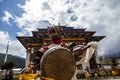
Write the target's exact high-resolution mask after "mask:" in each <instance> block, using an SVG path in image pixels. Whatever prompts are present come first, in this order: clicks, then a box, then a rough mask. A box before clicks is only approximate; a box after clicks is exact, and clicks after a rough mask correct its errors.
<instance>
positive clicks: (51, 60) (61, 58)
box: [40, 47, 75, 80]
mask: <svg viewBox="0 0 120 80" xmlns="http://www.w3.org/2000/svg"><path fill="white" fill-rule="evenodd" d="M40 68H41V74H42V76H44V77H50V78H53V79H55V80H71V78H72V77H73V75H74V73H75V59H74V56H73V55H72V53H71V52H70V51H69V50H68V49H66V48H62V47H54V48H51V49H49V50H48V51H46V52H45V54H44V55H43V57H42V59H41V65H40Z"/></svg>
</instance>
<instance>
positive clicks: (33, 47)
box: [17, 26, 105, 67]
mask: <svg viewBox="0 0 120 80" xmlns="http://www.w3.org/2000/svg"><path fill="white" fill-rule="evenodd" d="M59 27H60V29H61V30H62V31H63V32H64V34H65V35H66V37H65V36H64V35H63V37H62V38H63V41H64V42H65V43H71V42H75V43H77V44H82V43H83V42H86V43H88V42H91V41H97V42H99V41H100V40H102V39H103V38H104V37H105V36H94V34H95V33H96V32H95V31H87V30H86V29H78V28H76V29H75V28H74V27H66V26H59ZM47 30H48V28H38V31H32V34H33V35H32V36H17V39H18V40H19V41H20V42H21V44H22V45H23V46H24V48H25V49H26V50H28V49H29V50H30V52H29V57H28V56H26V57H28V58H29V59H30V61H31V60H33V59H34V55H35V52H36V51H37V50H39V49H40V48H41V47H42V46H43V45H44V43H46V44H47V45H50V44H51V40H50V38H49V35H48V31H47ZM92 59H94V58H92ZM92 59H91V61H92V63H90V64H91V65H94V64H95V63H96V62H95V60H92ZM26 63H29V61H28V62H26ZM27 65H28V64H26V66H27ZM91 67H93V66H91Z"/></svg>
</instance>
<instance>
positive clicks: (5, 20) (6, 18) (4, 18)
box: [2, 11, 14, 25]
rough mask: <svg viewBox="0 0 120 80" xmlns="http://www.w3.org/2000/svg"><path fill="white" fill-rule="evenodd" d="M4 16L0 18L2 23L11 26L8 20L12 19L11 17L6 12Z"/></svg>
mask: <svg viewBox="0 0 120 80" xmlns="http://www.w3.org/2000/svg"><path fill="white" fill-rule="evenodd" d="M4 14H5V16H4V17H3V18H2V21H3V22H6V23H7V24H8V25H11V24H10V22H9V19H14V18H13V16H12V15H11V14H10V13H9V12H8V11H4Z"/></svg>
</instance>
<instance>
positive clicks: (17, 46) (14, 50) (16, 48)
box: [0, 31, 26, 57]
mask: <svg viewBox="0 0 120 80" xmlns="http://www.w3.org/2000/svg"><path fill="white" fill-rule="evenodd" d="M0 37H1V38H0V53H3V54H5V53H6V48H7V44H8V41H9V49H8V54H12V55H16V56H21V57H25V55H26V52H25V49H24V48H23V46H22V44H21V43H20V42H19V41H16V40H12V39H11V38H10V37H9V34H8V32H3V31H0Z"/></svg>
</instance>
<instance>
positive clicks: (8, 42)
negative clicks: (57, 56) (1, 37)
mask: <svg viewBox="0 0 120 80" xmlns="http://www.w3.org/2000/svg"><path fill="white" fill-rule="evenodd" d="M8 48H9V41H8V43H7V49H6V53H5V59H4V63H6V61H7V53H8Z"/></svg>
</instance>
